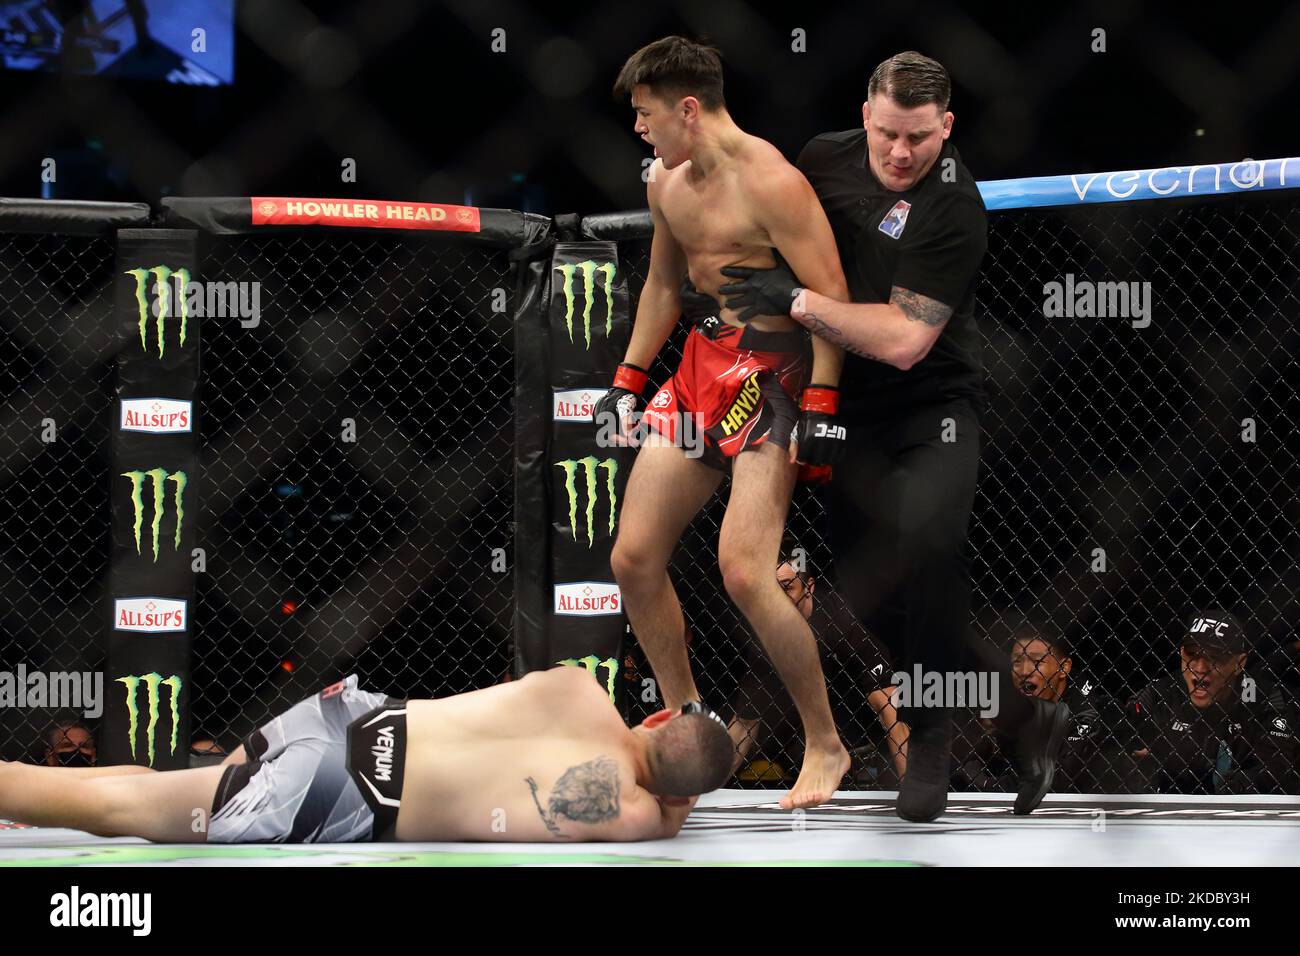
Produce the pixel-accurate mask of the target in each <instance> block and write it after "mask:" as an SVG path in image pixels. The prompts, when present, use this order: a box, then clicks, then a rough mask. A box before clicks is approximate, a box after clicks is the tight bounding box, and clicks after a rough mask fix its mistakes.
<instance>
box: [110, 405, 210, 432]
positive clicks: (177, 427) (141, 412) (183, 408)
mask: <svg viewBox="0 0 1300 956" xmlns="http://www.w3.org/2000/svg"><path fill="white" fill-rule="evenodd" d="M118 427H120V428H121V429H122V431H126V432H145V433H147V434H151V435H174V434H177V433H181V432H188V431H192V430H193V428H194V405H193V403H192V402H184V401H178V400H176V399H174V398H124V399H122V406H121V416H120V418H119V419H118Z"/></svg>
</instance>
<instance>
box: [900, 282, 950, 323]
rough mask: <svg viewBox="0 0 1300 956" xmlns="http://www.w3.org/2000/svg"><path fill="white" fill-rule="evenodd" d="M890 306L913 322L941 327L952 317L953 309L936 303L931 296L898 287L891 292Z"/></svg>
mask: <svg viewBox="0 0 1300 956" xmlns="http://www.w3.org/2000/svg"><path fill="white" fill-rule="evenodd" d="M889 304H890V305H896V306H898V308H899V309H900V310H901V311H902V313H903V314H904V315H905V316H907V317H908V318H909V319H911V320H912V321H913V322H924V323H925V324H926V325H929V326H940V325H943V324H944V323H945V322H947V321H948V319H949V318H951V317H952V307H951V306H947V305H944V304H943V303H942V302H936V301H935V300H934V299H931V298H930V297H929V296H924V295H921V294H920V293H919V292H913V291H912V290H911V289H904V288H903V287H902V286H901V285H896V286H894V287H893V288H892V289H890V290H889Z"/></svg>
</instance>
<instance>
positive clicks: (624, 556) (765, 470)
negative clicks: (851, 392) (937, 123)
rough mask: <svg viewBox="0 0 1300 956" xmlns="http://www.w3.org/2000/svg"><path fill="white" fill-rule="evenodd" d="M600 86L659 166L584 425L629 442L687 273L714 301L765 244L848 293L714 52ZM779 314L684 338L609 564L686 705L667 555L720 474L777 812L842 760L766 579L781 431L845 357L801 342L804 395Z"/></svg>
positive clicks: (675, 58) (667, 693)
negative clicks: (777, 689) (793, 775)
mask: <svg viewBox="0 0 1300 956" xmlns="http://www.w3.org/2000/svg"><path fill="white" fill-rule="evenodd" d="M614 93H615V95H616V96H618V97H620V98H621V97H623V96H628V97H630V98H631V102H632V107H633V109H635V110H636V117H637V118H636V127H635V129H636V132H637V133H639V134H640V135H641V137H642V138H643V139H644V140H645V141H646V142H648V143H650V144H651V145H652V146H654V147H655V155H656V157H658V158H657V159H656V161H655V163H654V164H653V166H651V169H650V178H649V182H648V185H647V188H646V196H647V199H648V202H649V205H650V212H651V215H652V216H653V219H654V226H655V230H654V240H653V243H652V245H651V249H650V271H649V275H648V276H647V278H646V283H645V287H644V289H643V290H642V292H641V300H640V303H639V305H638V307H637V315H636V324H635V325H634V327H633V330H632V339H631V342H630V343H629V345H628V349H627V355H626V357H625V359H624V361H623V363H622V364H621V365H620V366H619V367H618V372H617V374H616V375H615V377H614V387H613V388H612V389H611V390H610V391H609V392H608V393H607V394H606V395H605V397H604V398H603V399H602V400H601V402H600V403H599V404H598V405H597V407H596V416H595V420H596V422H597V423H601V422H602V421H604V422H610V421H613V422H614V423H615V424H616V425H617V427H618V429H619V437H620V438H622V439H627V438H630V436H632V434H633V432H634V430H635V429H636V427H637V424H636V421H635V419H636V417H637V416H636V410H637V406H641V407H644V401H643V397H642V393H643V392H644V391H645V387H646V371H645V370H646V369H647V368H649V367H650V363H651V362H652V361H654V357H655V355H657V354H658V352H659V350H660V348H662V347H663V344H664V342H665V340H667V338H668V335H669V333H670V332H671V331H672V329H673V326H674V325H675V324H676V323H677V320H678V318H679V317H680V315H681V311H682V310H681V296H680V291H681V286H682V280H683V277H685V276H687V274H688V273H689V277H690V280H691V282H692V283H693V284H694V286H695V287H696V289H698V290H699V291H700V292H701V293H703V294H705V295H709V296H714V295H715V293H716V292H717V289H718V286H719V285H721V284H722V282H723V281H724V280H723V278H722V276H721V274H720V272H719V269H720V268H721V267H722V266H727V265H751V266H767V265H771V264H772V262H773V261H774V260H773V255H772V250H773V249H776V250H777V251H779V252H780V254H781V255H783V256H784V257H785V259H786V260H787V261H788V262H790V263H791V265H792V266H793V267H794V268H795V269H797V270H798V271H799V274H800V275H802V276H805V277H806V278H807V280H808V282H809V283H810V284H811V286H812V287H814V288H816V289H817V290H818V291H819V292H821V293H822V294H823V295H825V296H826V297H827V298H828V299H837V298H838V299H842V298H847V296H848V290H847V287H846V285H845V283H844V276H843V273H842V272H841V271H840V265H839V258H838V257H837V256H836V254H835V239H834V236H833V235H832V233H831V229H830V225H829V223H828V222H827V221H826V215H825V213H823V212H822V209H821V206H820V205H819V204H818V202H817V197H816V195H815V194H814V193H813V190H812V188H811V187H810V186H809V185H808V181H807V180H806V179H805V178H804V177H803V176H802V175H801V174H800V173H799V171H798V170H796V169H795V168H794V167H793V166H791V165H790V164H789V163H787V162H786V161H785V159H784V158H783V157H782V156H781V154H780V152H779V151H777V149H776V148H775V147H773V146H772V145H771V144H770V143H767V142H765V141H764V140H761V139H759V138H757V137H755V136H750V135H749V134H748V133H746V132H745V131H744V130H742V129H740V127H738V126H737V125H736V123H735V122H734V121H733V120H732V118H731V116H730V114H729V113H728V112H727V109H726V106H725V104H724V101H723V96H722V63H721V60H720V59H719V57H718V53H717V51H716V50H714V49H712V48H711V47H707V46H703V45H701V44H698V43H693V42H691V41H689V40H685V39H683V38H681V37H666V38H664V39H662V40H657V41H656V42H654V43H651V44H649V45H648V46H646V47H643V48H642V49H640V50H638V51H637V52H636V53H635V54H633V55H632V56H631V57H630V58H629V59H628V61H627V63H626V64H624V66H623V69H622V71H621V72H620V73H619V76H618V80H617V82H616V83H615V85H614ZM788 310H789V303H788V302H787V303H784V304H783V305H782V306H781V307H780V308H774V309H771V310H770V315H769V316H768V317H763V316H759V317H757V318H754V320H753V321H752V322H750V323H749V324H748V325H747V326H746V325H742V324H741V323H740V322H739V321H737V319H736V317H735V315H734V314H733V313H732V312H731V311H730V310H722V311H721V312H720V314H718V315H715V316H710V317H708V318H707V319H705V320H703V321H701V322H700V323H699V324H698V325H696V327H695V328H694V329H693V330H692V332H691V333H690V335H689V336H688V338H687V341H686V346H685V349H684V351H683V354H682V361H681V365H680V366H679V367H678V369H677V372H676V373H675V374H674V375H673V377H672V378H671V379H670V380H669V381H668V382H666V383H665V384H664V386H663V387H662V388H661V389H660V390H659V391H658V393H656V394H655V395H654V398H653V399H652V400H651V401H650V404H649V408H648V410H647V411H646V413H645V415H644V417H643V419H642V423H643V424H644V426H645V428H646V429H647V430H648V431H649V434H647V435H646V436H645V440H644V441H643V442H642V443H641V449H640V451H639V453H638V455H637V459H636V465H635V466H634V467H633V470H632V474H631V476H630V477H629V479H628V484H627V492H626V497H625V501H624V504H623V510H622V513H621V515H620V518H619V532H618V538H617V540H616V541H615V544H614V552H613V556H612V564H613V570H614V576H615V577H616V578H617V580H618V584H619V588H620V590H621V591H622V594H623V601H624V606H625V607H626V609H627V614H628V618H629V620H630V621H631V623H632V628H633V630H634V631H635V632H636V636H637V640H638V642H639V643H640V644H641V647H642V648H643V649H644V650H645V654H646V658H647V659H648V660H649V662H650V665H651V666H652V667H653V668H654V672H655V677H656V678H657V679H658V682H659V688H660V690H661V691H662V693H663V697H664V703H665V706H667V707H668V708H669V709H670V710H671V709H674V708H676V707H678V706H680V705H682V704H684V703H689V702H691V701H694V700H696V699H697V698H698V696H699V693H698V691H697V690H696V687H695V680H694V677H693V676H692V674H691V666H690V660H689V658H688V656H687V651H686V640H685V634H686V623H685V620H684V618H683V617H682V610H681V605H680V603H679V602H678V600H677V594H676V592H675V591H674V590H673V585H672V582H671V581H670V580H669V577H668V561H669V558H670V557H671V555H672V552H673V548H674V547H675V546H676V545H677V542H678V541H679V540H680V538H681V535H682V532H683V531H684V530H685V528H686V526H687V524H689V523H690V521H691V519H692V518H693V517H694V516H695V514H696V513H697V512H698V511H699V510H700V508H702V507H703V506H704V504H705V503H706V502H707V501H708V500H709V498H710V497H711V496H712V494H713V492H714V490H715V489H716V488H717V487H718V484H719V483H720V482H721V480H722V477H723V475H724V474H726V473H727V472H728V471H729V472H730V474H731V482H732V484H731V497H730V499H729V501H728V504H727V514H726V517H725V518H724V520H723V522H722V531H721V536H720V539H719V542H718V563H719V566H720V568H721V570H722V577H723V581H724V584H725V585H726V589H727V593H728V594H729V595H730V596H731V598H732V600H734V601H735V602H736V606H737V607H738V608H739V609H740V611H741V613H742V614H744V615H745V618H746V619H747V620H748V621H749V623H750V625H751V626H752V627H753V629H754V633H755V634H757V635H758V637H759V639H760V640H761V641H762V642H763V646H764V648H765V649H766V650H767V653H768V656H769V657H770V658H771V660H772V663H773V664H774V665H775V667H776V670H777V673H778V674H780V676H781V679H782V680H783V681H784V683H785V686H786V688H787V689H788V690H789V691H790V696H791V697H792V698H793V699H794V702H795V706H796V708H797V709H798V711H799V716H800V717H801V718H802V721H803V729H804V735H805V740H806V746H805V753H804V762H803V768H802V770H801V771H800V774H799V778H798V780H797V781H795V786H794V789H793V790H792V791H791V792H790V793H789V794H788V795H787V796H786V797H785V798H783V800H782V801H781V803H782V805H783V806H785V807H786V808H787V809H790V808H793V807H802V806H811V805H815V804H818V803H822V802H824V801H826V800H828V799H829V798H830V796H831V794H832V793H833V792H834V791H835V788H836V786H837V785H838V784H839V782H840V778H841V777H842V776H843V775H844V773H845V772H846V771H847V770H848V768H849V755H848V752H847V751H846V750H845V749H844V746H843V744H841V743H840V738H839V734H838V733H837V732H836V729H835V723H834V720H833V719H832V717H831V709H830V704H829V702H828V700H827V695H826V682H825V679H824V677H823V675H822V669H821V662H820V660H819V659H818V655H817V644H816V641H815V640H814V638H813V635H812V631H811V630H809V627H808V622H807V621H805V620H804V618H803V615H801V614H800V613H799V612H798V611H797V610H796V609H795V608H794V606H793V605H792V604H791V603H790V601H789V599H788V598H787V597H786V596H785V595H784V594H783V593H782V591H781V587H780V585H779V584H778V583H777V581H776V578H775V577H774V576H773V574H772V569H773V568H774V567H776V564H777V553H778V551H779V549H780V544H781V535H782V532H783V530H784V528H785V517H786V512H787V510H788V508H789V504H790V493H791V491H792V490H793V488H794V483H795V479H796V473H797V467H796V464H795V460H794V458H795V456H794V453H793V452H794V449H792V448H791V445H792V443H793V435H792V433H793V431H794V430H795V427H796V425H797V426H799V428H800V429H801V430H802V429H803V428H804V427H806V426H807V424H808V423H810V422H811V421H813V419H814V418H815V416H816V413H817V411H818V410H821V409H824V408H825V407H826V403H827V402H828V401H830V400H831V399H832V398H833V395H834V390H835V388H834V387H835V385H836V384H837V383H838V381H839V373H840V366H841V364H842V362H843V358H844V356H843V351H842V349H841V348H840V347H839V346H838V345H836V344H834V343H832V342H830V341H829V340H826V339H813V340H812V342H811V351H812V370H811V371H812V377H811V381H812V382H813V383H815V384H811V385H807V384H806V383H807V382H808V381H809V378H808V367H807V361H808V360H807V352H808V349H809V337H808V334H807V333H806V332H805V331H804V330H803V329H801V328H800V327H799V326H798V324H797V323H795V322H793V321H792V320H791V319H790V318H789V316H787V315H785V314H784V313H786V312H787V311H788ZM751 318H753V317H751ZM799 397H801V402H800V404H799V405H796V398H799ZM801 409H802V412H801ZM615 416H617V418H615ZM692 423H693V424H694V426H695V427H694V429H690V426H691V424H692ZM688 429H690V430H691V431H693V432H694V433H695V434H701V433H702V434H701V437H702V440H703V457H702V459H700V458H691V457H688V455H687V454H686V452H685V450H684V449H683V448H682V447H681V445H682V443H683V439H684V437H685V436H683V432H684V431H687V430H688ZM801 434H802V431H801Z"/></svg>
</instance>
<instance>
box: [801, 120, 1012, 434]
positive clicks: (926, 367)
mask: <svg viewBox="0 0 1300 956" xmlns="http://www.w3.org/2000/svg"><path fill="white" fill-rule="evenodd" d="M949 159H951V160H952V161H953V162H952V163H945V160H949ZM798 167H799V170H800V171H801V172H802V173H803V174H804V176H806V177H807V178H808V181H809V182H810V183H811V184H812V187H813V189H815V190H816V192H817V196H818V198H819V199H820V200H821V203H822V207H823V208H824V209H825V210H826V216H827V218H829V219H830V223H831V229H832V230H833V231H834V233H835V241H836V244H837V245H838V246H839V252H840V262H841V264H842V265H843V267H844V277H845V279H846V280H847V281H848V286H849V294H850V295H851V296H852V299H853V301H854V302H867V303H884V302H888V301H889V292H890V289H891V288H892V287H893V286H901V287H903V288H905V289H910V290H911V291H913V292H917V293H920V294H921V295H924V296H927V297H929V298H931V299H935V300H936V301H939V302H942V303H943V304H944V305H948V306H951V307H952V309H953V314H952V318H950V319H949V320H948V324H947V326H946V327H945V328H944V330H943V333H942V334H941V335H940V336H939V339H938V341H936V342H935V343H934V347H933V348H931V349H930V352H929V354H927V355H926V357H925V358H924V359H922V360H921V361H920V362H918V363H917V364H916V365H914V366H912V368H911V369H909V370H908V371H906V372H903V371H900V370H899V369H897V368H894V367H893V366H892V365H886V364H885V363H884V362H877V361H874V360H872V359H865V358H861V357H860V356H857V355H854V354H853V353H851V352H850V353H848V354H847V355H845V359H844V373H843V375H842V376H841V377H840V397H841V412H842V414H844V415H845V416H847V417H850V418H871V419H877V418H892V417H893V416H894V413H896V412H898V411H900V410H903V409H906V408H911V407H915V406H917V405H922V404H929V403H933V402H940V401H945V400H947V399H950V398H956V397H968V398H970V399H971V400H972V402H973V403H974V404H975V406H976V408H977V409H982V408H983V405H984V394H985V393H984V365H983V361H982V359H981V358H980V339H979V330H978V329H977V328H976V326H975V283H976V279H977V277H978V274H979V267H980V262H981V260H983V258H984V250H985V248H986V246H987V245H988V214H987V212H986V211H985V209H984V200H983V199H982V198H981V197H980V193H979V188H978V187H977V186H976V185H975V179H974V177H973V176H971V174H970V172H969V171H968V170H967V169H966V167H965V165H963V163H962V161H961V156H960V155H959V154H958V153H957V149H956V147H955V146H953V145H952V143H951V141H949V142H945V143H944V145H943V149H942V150H941V151H940V153H939V156H938V158H937V159H936V160H935V162H934V165H933V166H932V167H931V168H930V171H929V172H928V173H926V175H925V178H924V179H922V180H921V181H920V182H918V183H917V184H916V185H915V186H913V187H912V188H911V189H908V190H906V191H905V192H892V191H890V190H888V189H886V188H885V187H884V186H882V185H881V184H880V183H879V182H878V181H877V180H876V177H875V175H874V174H873V173H872V172H871V167H870V165H869V163H868V161H867V132H866V130H864V129H852V130H845V131H843V132H838V133H823V134H822V135H820V136H817V137H815V138H814V139H812V140H811V141H810V142H809V143H808V145H807V146H805V147H804V149H803V152H802V153H800V154H799V160H798ZM945 169H951V171H952V175H950V176H949V177H948V178H951V179H953V180H954V181H952V182H946V181H944V175H943V174H944V171H945ZM900 219H902V220H903V221H902V222H901V223H900V222H899V220H900ZM900 225H901V229H900Z"/></svg>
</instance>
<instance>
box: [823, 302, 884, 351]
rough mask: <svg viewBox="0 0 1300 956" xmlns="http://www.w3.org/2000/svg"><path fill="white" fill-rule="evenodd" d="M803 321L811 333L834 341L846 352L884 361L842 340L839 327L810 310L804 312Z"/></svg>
mask: <svg viewBox="0 0 1300 956" xmlns="http://www.w3.org/2000/svg"><path fill="white" fill-rule="evenodd" d="M803 322H804V325H805V326H807V328H808V331H809V332H811V333H812V334H813V335H820V336H821V337H822V338H824V339H826V340H827V341H828V342H834V343H835V344H836V345H838V346H839V347H840V348H842V349H844V351H846V352H852V353H853V354H854V355H861V356H862V357H863V358H869V359H874V360H875V361H877V362H883V361H885V360H884V359H883V358H881V357H880V356H879V355H873V354H872V353H870V352H868V351H867V350H866V349H864V348H859V347H858V346H856V345H854V344H853V343H852V342H846V341H845V340H844V333H843V332H842V331H841V330H840V329H838V328H836V327H835V326H833V325H831V324H830V323H829V322H827V321H826V320H825V319H822V318H819V317H818V316H817V315H816V314H814V313H812V312H805V313H804V317H803Z"/></svg>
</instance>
